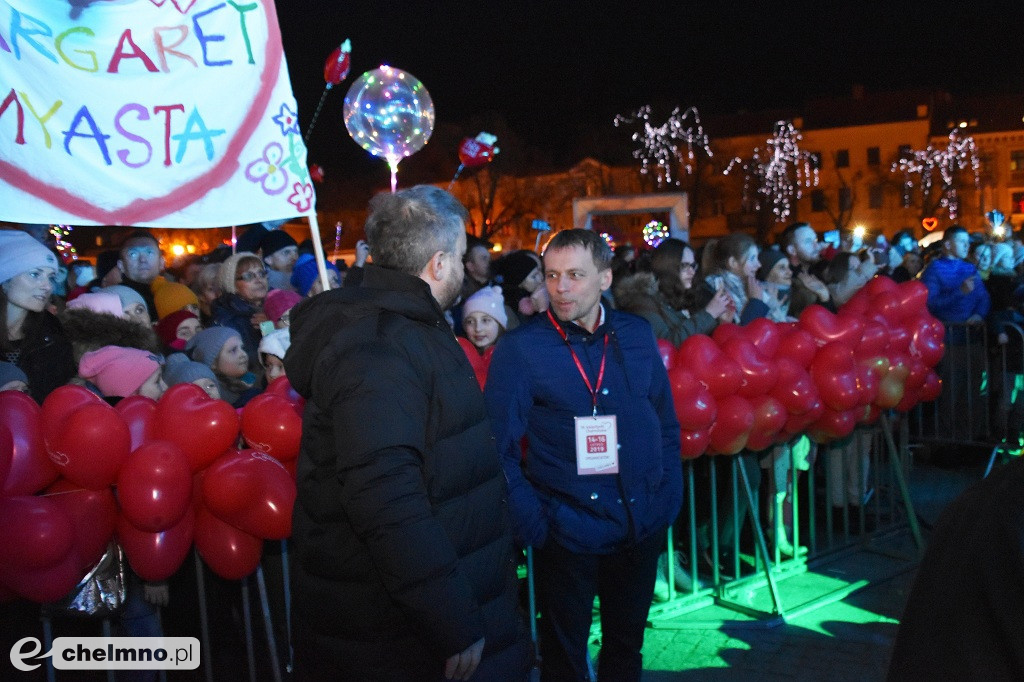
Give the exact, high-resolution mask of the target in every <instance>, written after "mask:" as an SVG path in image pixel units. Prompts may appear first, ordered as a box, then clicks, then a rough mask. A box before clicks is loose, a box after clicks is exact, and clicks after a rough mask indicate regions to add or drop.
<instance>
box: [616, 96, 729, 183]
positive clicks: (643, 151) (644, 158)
mask: <svg viewBox="0 0 1024 682" xmlns="http://www.w3.org/2000/svg"><path fill="white" fill-rule="evenodd" d="M612 123H613V124H614V125H615V127H616V128H618V127H619V126H629V125H632V126H639V128H638V129H637V130H636V131H635V132H634V133H633V135H632V137H631V138H630V139H632V140H633V141H634V142H639V143H640V146H639V147H638V148H637V149H635V150H633V158H635V159H639V160H640V172H641V173H643V174H644V175H647V174H648V173H650V172H651V171H652V169H653V171H654V174H655V180H656V181H657V183H658V187H661V186H662V185H667V184H672V185H678V184H679V180H678V178H674V175H673V165H674V164H673V162H674V163H675V164H680V165H682V166H683V167H684V168H685V169H686V172H687V173H688V174H689V173H692V172H693V165H694V162H695V161H696V156H695V154H694V148H700V149H703V150H704V153H705V154H707V155H708V156H709V157H710V156H711V155H712V154H711V148H710V146H709V140H708V136H707V134H705V132H704V128H703V126H701V124H700V115H699V114H698V113H697V108H696V107H690V108H689V109H687V110H686V111H684V112H683V113H679V107H676V108H675V109H673V110H672V113H671V114H670V115H669V117H668V120H667V121H665V122H664V123H662V124H661V125H660V126H654V125H652V124H651V105H649V104H647V105H644V106H642V107H640V108H639V109H637V110H636V111H634V112H633V113H632V114H630V115H629V116H622V115H621V114H620V115H619V116H616V117H615V119H614V120H613V121H612ZM640 124H642V126H640ZM683 145H685V146H686V156H685V157H684V156H683V154H682V152H681V147H682V146H683Z"/></svg>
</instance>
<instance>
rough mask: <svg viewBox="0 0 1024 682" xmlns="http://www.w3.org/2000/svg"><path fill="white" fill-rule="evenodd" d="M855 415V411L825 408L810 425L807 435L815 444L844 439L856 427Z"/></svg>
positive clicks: (856, 411)
mask: <svg viewBox="0 0 1024 682" xmlns="http://www.w3.org/2000/svg"><path fill="white" fill-rule="evenodd" d="M857 413H858V410H856V409H853V410H844V411H836V410H832V409H829V408H827V407H826V408H825V411H824V412H823V413H822V415H821V416H820V417H819V418H818V420H817V421H815V422H814V423H813V424H811V425H810V427H809V428H808V432H807V435H808V436H810V438H811V440H813V441H814V442H815V443H828V442H829V441H833V440H837V439H839V438H846V437H847V436H849V435H850V434H851V433H853V429H854V428H856V426H857V416H858V415H857Z"/></svg>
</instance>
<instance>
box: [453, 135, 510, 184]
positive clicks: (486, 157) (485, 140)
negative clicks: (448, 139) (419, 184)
mask: <svg viewBox="0 0 1024 682" xmlns="http://www.w3.org/2000/svg"><path fill="white" fill-rule="evenodd" d="M497 141H498V138H497V136H495V135H491V134H490V133H480V134H478V135H477V136H476V137H465V138H463V139H462V143H461V144H460V145H459V167H458V168H457V169H455V175H454V176H453V177H452V181H451V182H449V183H448V191H449V192H450V191H452V187H454V186H455V181H456V180H458V179H459V175H461V174H462V170H463V169H464V168H478V167H479V166H484V165H487V164H488V163H490V162H491V161H494V156H495V155H496V154H497V153H498V152H500V151H501V150H500V149H499V148H498V147H495V146H494V143H495V142H497Z"/></svg>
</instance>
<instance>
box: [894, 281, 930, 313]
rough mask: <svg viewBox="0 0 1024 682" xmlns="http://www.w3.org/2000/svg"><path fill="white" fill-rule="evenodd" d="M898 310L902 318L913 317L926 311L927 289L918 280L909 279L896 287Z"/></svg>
mask: <svg viewBox="0 0 1024 682" xmlns="http://www.w3.org/2000/svg"><path fill="white" fill-rule="evenodd" d="M896 294H897V296H898V297H899V301H900V308H901V309H902V310H903V315H904V317H914V316H916V315H920V314H922V313H925V312H927V310H928V287H927V286H925V284H924V282H922V281H921V280H919V279H911V280H907V281H906V282H900V283H899V284H897V285H896Z"/></svg>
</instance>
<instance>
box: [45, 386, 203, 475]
mask: <svg viewBox="0 0 1024 682" xmlns="http://www.w3.org/2000/svg"><path fill="white" fill-rule="evenodd" d="M197 388H198V387H197ZM47 445H48V446H49V450H50V459H51V460H53V463H54V464H56V465H57V468H58V469H59V470H60V472H61V475H62V476H64V478H66V479H68V480H69V481H72V482H73V483H77V484H78V485H80V486H82V487H83V488H88V489H90V490H99V489H101V488H106V487H108V486H111V485H113V483H114V481H116V480H117V472H118V471H120V470H121V465H122V464H124V461H125V460H126V459H128V455H129V453H130V452H131V446H132V436H131V432H129V431H128V425H127V424H125V423H124V419H122V418H121V415H120V414H118V412H117V410H115V409H114V408H113V407H111V406H110V405H108V404H106V403H104V402H99V403H90V404H88V405H83V406H82V407H79V408H78V409H77V410H75V411H74V412H72V413H71V414H70V415H69V416H68V417H66V418H65V419H64V421H63V422H62V423H61V425H60V428H59V431H58V432H57V434H56V438H55V439H54V440H52V441H50V442H48V443H47Z"/></svg>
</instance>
